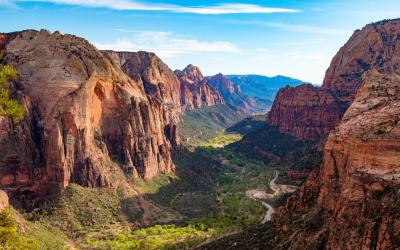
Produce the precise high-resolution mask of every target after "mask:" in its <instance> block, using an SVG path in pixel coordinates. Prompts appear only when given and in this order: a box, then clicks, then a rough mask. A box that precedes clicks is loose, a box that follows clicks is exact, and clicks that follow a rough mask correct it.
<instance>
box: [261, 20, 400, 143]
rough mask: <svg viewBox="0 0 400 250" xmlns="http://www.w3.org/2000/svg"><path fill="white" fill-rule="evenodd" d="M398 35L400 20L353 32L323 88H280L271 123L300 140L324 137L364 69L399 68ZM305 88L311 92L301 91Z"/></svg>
mask: <svg viewBox="0 0 400 250" xmlns="http://www.w3.org/2000/svg"><path fill="white" fill-rule="evenodd" d="M399 34H400V20H390V21H382V22H378V23H373V24H370V25H367V26H366V27H364V28H363V29H362V30H358V31H356V32H354V34H353V35H352V37H351V38H350V40H349V41H348V42H347V43H346V44H345V45H344V46H343V47H342V48H341V49H340V50H339V52H338V53H337V55H336V56H335V57H334V58H333V60H332V62H331V65H330V67H329V68H328V70H327V71H326V75H325V78H324V82H323V85H322V86H321V88H314V90H310V89H309V87H305V86H300V87H295V88H292V89H288V88H285V89H282V90H280V91H279V93H278V95H277V98H276V99H275V101H274V104H273V107H272V109H271V113H270V115H269V118H268V123H269V124H270V125H274V126H278V127H279V130H280V131H281V132H283V133H287V134H290V135H293V136H295V137H297V138H299V139H313V140H319V139H321V138H325V137H326V136H327V135H328V132H329V131H330V130H331V129H333V128H334V127H335V125H336V124H337V123H338V122H339V121H340V118H341V117H342V115H343V114H344V113H345V111H346V109H347V108H348V107H349V105H350V104H351V102H352V100H353V99H354V96H355V93H356V92H357V90H358V89H359V87H360V86H361V84H362V75H363V73H364V72H366V71H368V70H370V69H372V68H375V69H377V70H378V71H379V72H381V73H389V72H396V71H399V69H400V38H399ZM304 89H308V91H306V93H305V94H302V92H304ZM312 92H314V93H312ZM319 97H320V98H319ZM307 98H310V99H309V100H308V99H307ZM318 98H319V100H320V101H318ZM332 100H334V101H335V102H336V104H334V103H333V102H332ZM299 104H300V106H299ZM296 113H297V114H298V115H297V116H295V115H294V114H296ZM287 114H289V116H291V118H293V119H291V118H288V117H287V116H286V115H287ZM324 119H327V120H325V121H323V120H324ZM321 121H323V122H321Z"/></svg>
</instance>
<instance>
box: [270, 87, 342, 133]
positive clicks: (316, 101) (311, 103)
mask: <svg viewBox="0 0 400 250" xmlns="http://www.w3.org/2000/svg"><path fill="white" fill-rule="evenodd" d="M340 114H341V111H340V107H339V104H338V103H337V101H336V99H335V97H334V96H333V95H332V94H331V93H330V92H329V91H325V90H323V89H321V88H318V87H314V86H312V85H311V84H304V85H301V86H298V87H289V86H287V87H285V88H283V89H281V90H280V91H279V92H278V94H277V96H276V99H275V102H274V105H273V106H272V109H271V112H270V113H269V117H268V122H269V123H270V124H271V125H273V126H277V127H278V128H279V132H281V133H285V134H289V135H292V136H294V137H296V138H298V139H302V140H306V139H318V138H321V137H322V136H323V135H327V134H328V133H329V131H330V130H332V129H333V128H334V127H335V124H336V123H337V122H338V121H339V120H340V117H341V115H340Z"/></svg>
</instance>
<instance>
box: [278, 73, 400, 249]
mask: <svg viewBox="0 0 400 250" xmlns="http://www.w3.org/2000/svg"><path fill="white" fill-rule="evenodd" d="M399 152H400V75H398V74H396V73H385V74H381V73H379V72H378V71H377V70H375V69H373V70H370V71H369V72H367V73H366V74H364V77H363V84H362V85H361V87H360V88H359V90H358V93H357V94H356V96H355V100H354V102H353V103H352V104H351V106H350V107H349V109H348V110H347V112H346V113H345V114H344V116H343V118H342V121H341V122H340V124H339V125H338V126H337V128H336V129H335V130H334V131H332V132H331V133H330V135H329V137H328V140H327V143H326V144H325V148H324V159H323V163H322V166H321V169H320V171H319V173H317V172H315V173H314V174H312V175H310V176H309V178H308V180H307V182H306V183H305V184H304V185H303V186H302V188H301V190H300V192H299V193H298V194H297V195H296V196H295V197H292V198H290V199H289V201H288V203H287V205H286V206H285V207H284V208H282V209H281V210H280V211H279V212H278V213H277V216H276V217H275V221H276V223H278V224H281V225H280V227H281V228H286V229H288V228H291V227H292V228H293V227H296V226H293V224H294V221H296V220H297V219H298V218H300V217H301V218H303V220H304V218H305V220H306V224H305V228H303V229H302V232H300V233H299V234H298V235H297V236H296V237H295V238H294V239H295V240H294V241H293V242H292V243H291V245H292V246H291V247H290V249H309V248H310V247H311V246H321V247H323V248H324V249H398V248H399V247H400V241H399V235H400V214H399V212H398V211H399V210H398V208H399V205H400V194H399V192H398V190H399V188H400V154H399Z"/></svg>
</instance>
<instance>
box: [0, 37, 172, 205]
mask: <svg viewBox="0 0 400 250" xmlns="http://www.w3.org/2000/svg"><path fill="white" fill-rule="evenodd" d="M4 36H7V34H5V35H4ZM8 36H9V37H8V39H7V44H6V45H5V52H6V57H5V62H6V63H8V64H11V65H13V66H14V67H15V68H16V69H17V70H18V73H19V80H18V82H16V83H15V84H14V85H13V89H14V92H15V93H16V95H17V97H18V98H19V100H20V102H21V103H22V104H23V106H24V107H25V109H26V114H27V115H26V119H25V120H24V121H23V122H21V123H20V124H18V125H14V124H12V123H11V121H10V119H8V118H5V117H0V145H1V147H0V155H1V157H0V177H1V178H0V187H1V188H2V189H3V190H6V191H7V192H8V193H9V194H10V198H11V199H13V200H16V199H19V200H22V201H28V202H29V203H32V202H35V201H39V200H41V199H42V198H43V197H44V196H48V195H49V194H50V193H57V192H59V191H61V190H63V189H64V188H66V187H67V186H68V185H69V184H70V183H71V182H75V183H78V184H81V185H85V186H110V185H113V184H115V183H117V182H118V178H120V177H117V176H125V175H126V176H139V177H141V178H145V179H148V178H152V177H154V176H156V175H157V174H159V173H163V172H170V171H173V169H174V165H173V163H172V161H171V155H170V150H171V147H172V145H176V144H177V141H176V139H177V137H176V126H175V123H176V120H177V117H178V115H177V114H178V113H179V110H176V109H177V108H176V106H177V103H179V96H178V95H175V94H173V93H175V92H174V91H175V90H174V88H177V89H179V85H177V84H178V83H177V82H171V81H170V79H169V78H168V76H166V75H163V71H164V68H163V67H164V66H163V65H162V64H161V63H159V62H158V61H157V60H156V59H154V55H152V54H146V53H144V52H142V53H138V54H137V55H136V57H135V59H134V60H132V61H129V66H130V67H129V68H128V66H126V67H123V68H124V69H125V70H126V71H127V73H128V74H129V75H130V76H131V77H129V76H128V75H127V74H125V73H124V72H123V71H122V70H121V68H120V66H121V64H120V60H119V58H118V56H117V55H116V54H113V53H105V52H100V51H98V50H97V49H96V48H95V47H93V46H92V45H91V44H90V43H88V42H87V41H85V40H83V39H81V38H78V37H75V36H72V35H61V34H59V33H57V32H56V33H53V34H52V33H49V32H47V31H40V32H37V31H25V32H20V33H14V34H12V35H8ZM125 65H126V63H125ZM130 70H133V71H134V70H137V71H135V74H131V71H130ZM158 73H159V74H158ZM153 85H154V86H153ZM178 93H179V92H178Z"/></svg>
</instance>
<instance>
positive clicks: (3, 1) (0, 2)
mask: <svg viewBox="0 0 400 250" xmlns="http://www.w3.org/2000/svg"><path fill="white" fill-rule="evenodd" d="M0 6H6V7H10V8H15V7H16V5H15V3H14V2H13V1H12V0H0Z"/></svg>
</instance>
